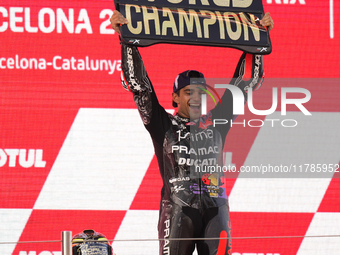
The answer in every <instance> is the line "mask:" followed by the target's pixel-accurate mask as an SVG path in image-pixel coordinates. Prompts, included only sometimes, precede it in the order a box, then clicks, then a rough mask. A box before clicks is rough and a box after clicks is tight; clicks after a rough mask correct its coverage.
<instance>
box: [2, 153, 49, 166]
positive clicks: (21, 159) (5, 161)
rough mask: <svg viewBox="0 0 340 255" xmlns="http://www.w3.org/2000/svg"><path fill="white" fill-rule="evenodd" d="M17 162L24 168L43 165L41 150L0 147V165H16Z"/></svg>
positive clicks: (44, 162) (44, 163)
mask: <svg viewBox="0 0 340 255" xmlns="http://www.w3.org/2000/svg"><path fill="white" fill-rule="evenodd" d="M17 164H19V166H21V167H24V168H29V167H45V166H46V161H44V160H43V150H41V149H29V150H28V151H27V150H26V149H0V167H3V166H5V165H8V166H9V167H16V166H17Z"/></svg>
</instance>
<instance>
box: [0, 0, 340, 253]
mask: <svg viewBox="0 0 340 255" xmlns="http://www.w3.org/2000/svg"><path fill="white" fill-rule="evenodd" d="M263 4H264V9H265V11H267V12H270V13H271V15H272V17H273V19H274V22H275V26H274V30H273V31H272V32H271V40H272V44H273V52H272V54H271V55H269V56H265V57H264V68H265V72H266V80H265V82H264V84H263V86H262V88H261V89H260V90H258V91H257V92H256V97H255V98H254V101H255V103H254V104H255V106H256V108H258V109H268V108H269V107H270V106H271V98H272V96H271V95H272V89H273V87H277V88H278V91H279V92H280V89H281V87H300V88H305V89H308V90H309V91H310V92H311V100H310V101H309V102H308V103H306V104H304V106H305V107H306V108H307V109H308V110H309V111H310V112H311V113H312V116H305V115H304V114H302V113H301V111H300V110H299V109H298V108H297V107H294V106H292V107H289V108H288V113H287V115H286V116H284V115H281V109H280V99H279V106H278V107H277V109H276V111H275V113H273V114H272V115H270V116H266V117H264V116H263V117H261V116H255V117H254V116H253V115H251V114H250V113H249V111H248V112H246V114H245V115H244V116H240V117H239V118H238V119H237V120H238V121H240V122H242V121H243V120H245V121H246V123H247V121H248V120H250V119H262V120H264V119H265V118H267V119H268V118H269V119H278V120H280V121H277V122H275V125H274V126H272V125H271V122H270V121H268V122H267V121H265V124H264V125H263V126H262V127H249V125H247V124H246V125H245V126H246V127H244V126H243V125H240V124H239V125H236V126H235V127H234V128H233V129H232V130H231V132H230V133H229V135H228V137H227V142H226V146H225V148H224V152H225V164H226V165H228V164H234V165H235V166H236V167H237V168H240V167H241V166H259V165H260V164H263V165H268V164H271V165H273V166H279V165H282V166H287V167H288V166H290V167H292V166H293V168H294V166H295V169H297V170H300V169H301V168H299V167H300V166H301V167H302V171H305V170H306V169H307V168H306V167H307V165H305V164H327V169H326V170H328V174H325V175H323V176H322V177H323V178H315V177H316V175H314V173H315V171H314V172H312V171H311V172H310V175H309V177H310V178H285V177H288V176H284V175H280V176H278V178H242V174H240V176H239V178H237V179H228V181H226V183H225V187H226V188H227V191H228V194H229V195H230V209H231V220H232V225H233V236H234V237H254V236H255V237H263V236H304V235H306V236H314V235H340V179H338V178H335V177H339V175H340V174H339V173H334V171H332V170H330V166H335V168H336V164H339V160H340V135H339V126H340V103H339V99H338V94H339V84H340V82H339V81H340V80H339V78H340V72H339V67H338V62H339V57H340V54H339V53H340V50H339V47H340V39H339V38H340V28H339V24H340V6H339V2H334V3H333V0H330V1H328V0H322V1H320V0H264V2H263ZM113 9H114V4H113V2H112V1H108V0H107V1H106V0H105V1H104V0H101V1H85V0H81V1H79V0H78V1H75V0H73V1H66V0H60V1H52V0H45V1H25V0H19V1H18V0H17V1H8V0H7V1H6V0H5V1H1V3H0V38H1V39H0V45H1V47H0V82H1V83H0V137H1V139H0V231H1V233H2V235H1V237H0V242H2V243H0V254H2V255H7V254H15V255H18V254H19V255H51V254H53V255H60V254H61V244H60V243H22V244H15V243H6V244H5V243H4V242H17V241H40V240H60V239H61V231H63V230H70V231H72V232H73V234H76V233H78V232H81V231H82V230H83V229H86V228H93V229H95V230H96V231H99V232H102V233H104V234H105V235H106V236H107V237H108V238H109V239H115V240H116V241H114V242H113V247H114V250H115V252H116V254H118V255H123V254H126V255H127V254H158V243H157V242H155V241H150V242H146V241H143V242H136V241H130V242H122V241H119V240H122V239H147V238H152V239H155V238H157V220H158V208H159V199H160V188H161V180H160V176H159V173H158V169H157V162H156V158H155V155H154V152H153V147H152V144H151V140H150V138H149V135H148V133H147V132H146V131H145V129H144V127H143V125H142V122H141V120H140V118H139V115H138V112H137V110H136V108H135V105H134V103H133V100H132V96H131V94H130V93H128V92H126V91H125V90H123V89H122V87H121V85H120V78H119V77H120V71H121V69H120V45H119V40H118V37H117V35H114V34H113V31H112V30H111V28H110V26H109V18H110V15H111V14H112V11H113ZM141 54H142V56H143V59H144V62H145V65H146V68H147V71H148V74H149V77H150V78H151V80H152V82H153V84H154V87H155V90H156V93H157V95H158V98H159V100H160V102H161V104H162V105H163V106H164V108H166V109H169V110H172V111H173V109H172V107H171V89H172V84H173V80H174V78H175V77H176V75H177V73H179V72H181V71H183V70H187V69H197V70H200V71H202V72H204V74H205V76H206V77H209V78H213V77H219V78H221V77H230V76H231V75H232V74H233V71H234V68H235V66H236V64H237V61H238V58H239V56H240V55H241V52H240V51H237V50H234V49H228V48H213V47H200V46H179V45H164V44H163V45H155V46H152V47H149V48H143V49H141ZM279 95H280V93H279ZM300 96H301V95H300ZM285 119H294V120H296V121H297V123H298V125H297V126H296V127H291V128H287V127H284V126H283V125H282V124H281V121H282V120H285ZM286 124H287V125H288V122H286ZM290 124H291V123H290ZM252 125H258V126H260V125H259V122H258V123H252ZM307 171H309V170H307ZM337 171H339V169H338V170H337ZM290 177H291V176H290ZM339 250H340V240H339V237H337V238H335V237H329V238H325V237H323V238H315V237H314V238H308V237H305V238H283V239H272V238H270V239H268V238H260V239H250V240H249V239H248V240H234V241H233V254H234V255H240V254H242V255H246V254H247V255H249V254H254V255H255V254H256V255H260V254H261V255H262V254H267V255H269V254H272V255H273V254H275V255H286V254H289V255H291V254H299V255H303V254H308V255H310V254H339Z"/></svg>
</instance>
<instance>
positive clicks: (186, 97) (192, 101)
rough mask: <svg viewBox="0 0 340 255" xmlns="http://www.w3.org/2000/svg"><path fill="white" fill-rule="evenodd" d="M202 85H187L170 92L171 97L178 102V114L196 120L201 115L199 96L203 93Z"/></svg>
mask: <svg viewBox="0 0 340 255" xmlns="http://www.w3.org/2000/svg"><path fill="white" fill-rule="evenodd" d="M202 89H204V86H203V85H188V86H186V87H184V88H182V89H180V91H179V95H178V94H177V93H172V99H173V101H174V102H175V103H177V104H178V114H179V115H180V116H182V117H185V118H189V119H191V120H196V119H198V118H199V117H200V116H201V103H202V101H201V96H202V94H205V92H204V91H203V90H202Z"/></svg>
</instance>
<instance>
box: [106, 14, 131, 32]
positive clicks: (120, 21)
mask: <svg viewBox="0 0 340 255" xmlns="http://www.w3.org/2000/svg"><path fill="white" fill-rule="evenodd" d="M110 22H111V27H112V28H113V29H114V30H115V31H116V32H117V33H118V34H120V31H119V26H121V25H126V24H128V21H127V19H126V18H125V17H124V16H123V15H122V14H121V13H120V12H119V11H117V10H115V11H114V12H113V14H112V16H111V18H110Z"/></svg>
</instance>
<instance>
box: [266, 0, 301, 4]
mask: <svg viewBox="0 0 340 255" xmlns="http://www.w3.org/2000/svg"><path fill="white" fill-rule="evenodd" d="M273 2H274V3H275V4H296V3H299V4H306V2H305V0H267V4H272V3H273Z"/></svg>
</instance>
